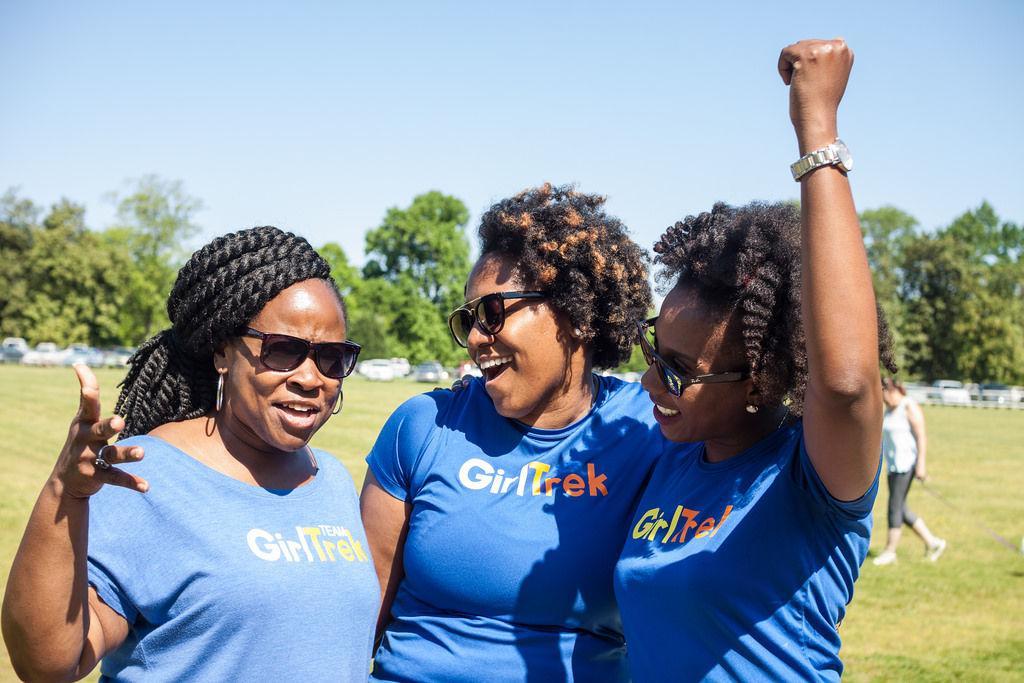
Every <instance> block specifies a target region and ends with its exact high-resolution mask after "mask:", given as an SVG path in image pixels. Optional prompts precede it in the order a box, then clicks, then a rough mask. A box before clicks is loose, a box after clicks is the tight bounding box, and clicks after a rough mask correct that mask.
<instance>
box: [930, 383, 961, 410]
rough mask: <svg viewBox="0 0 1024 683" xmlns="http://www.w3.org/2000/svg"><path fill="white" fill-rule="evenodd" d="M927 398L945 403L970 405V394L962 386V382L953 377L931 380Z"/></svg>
mask: <svg viewBox="0 0 1024 683" xmlns="http://www.w3.org/2000/svg"><path fill="white" fill-rule="evenodd" d="M928 398H930V399H932V400H934V401H939V402H941V403H943V404H947V405H970V404H971V394H970V392H968V391H967V389H965V388H964V384H963V382H959V381H957V380H955V379H937V380H935V381H934V382H932V388H931V389H930V390H929V391H928Z"/></svg>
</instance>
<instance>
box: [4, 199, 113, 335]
mask: <svg viewBox="0 0 1024 683" xmlns="http://www.w3.org/2000/svg"><path fill="white" fill-rule="evenodd" d="M84 218H85V209H84V207H82V206H81V205H78V204H74V203H73V202H70V201H68V200H67V199H62V200H61V201H59V202H57V203H56V204H54V205H53V207H52V208H51V209H50V211H49V213H48V214H47V215H46V217H45V218H44V219H43V224H42V226H40V227H38V228H36V229H35V230H33V237H32V244H31V246H30V247H29V249H28V250H27V251H26V252H25V253H24V254H23V261H22V262H23V264H24V270H23V272H22V274H21V279H20V281H21V283H22V284H23V285H24V296H23V297H21V298H20V299H19V301H18V302H17V305H16V306H15V307H13V308H14V310H12V311H10V315H9V316H8V317H5V320H9V322H10V324H11V326H12V328H13V331H14V332H15V333H17V334H18V335H19V336H24V337H26V338H28V339H30V340H32V341H36V342H38V341H54V342H57V343H58V344H62V345H66V344H70V343H73V342H82V343H88V344H92V345H96V346H113V345H117V344H121V343H122V339H123V337H122V317H123V316H122V306H123V303H124V300H125V298H126V296H127V294H128V287H127V286H128V282H129V274H130V272H131V270H132V268H133V264H132V262H131V260H130V258H129V255H128V254H127V252H126V251H124V250H123V249H111V248H109V247H108V245H106V244H105V243H104V241H103V240H102V239H101V238H100V237H99V236H98V235H97V234H96V233H93V232H91V231H89V230H88V229H87V228H86V226H85V220H84Z"/></svg>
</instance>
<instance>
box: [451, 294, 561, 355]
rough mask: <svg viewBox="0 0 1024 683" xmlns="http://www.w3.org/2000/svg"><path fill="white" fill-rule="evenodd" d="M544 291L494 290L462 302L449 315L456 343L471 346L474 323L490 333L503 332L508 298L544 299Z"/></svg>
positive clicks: (466, 346)
mask: <svg viewBox="0 0 1024 683" xmlns="http://www.w3.org/2000/svg"><path fill="white" fill-rule="evenodd" d="M546 296H547V294H545V293H544V292H494V293H493V294H485V295H484V296H480V297H477V298H476V299H473V300H472V301H467V302H466V303H464V304H462V305H461V306H459V307H458V308H456V309H455V310H454V311H452V314H451V315H449V316H448V329H449V330H451V333H452V337H454V338H455V343H456V344H458V345H459V346H461V347H462V348H468V347H469V333H470V332H471V331H472V330H473V325H476V324H479V325H480V329H482V330H483V331H484V332H486V333H487V334H488V335H491V336H493V335H495V334H498V333H499V332H501V328H502V327H504V325H505V300H506V299H543V298H544V297H546Z"/></svg>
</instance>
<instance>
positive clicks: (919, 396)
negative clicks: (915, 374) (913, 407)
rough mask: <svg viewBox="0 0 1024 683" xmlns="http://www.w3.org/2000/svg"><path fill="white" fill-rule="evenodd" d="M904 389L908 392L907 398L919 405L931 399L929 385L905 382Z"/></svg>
mask: <svg viewBox="0 0 1024 683" xmlns="http://www.w3.org/2000/svg"><path fill="white" fill-rule="evenodd" d="M903 388H904V389H906V390H907V396H909V397H910V398H912V399H914V400H915V401H917V402H918V403H924V402H925V401H928V400H929V399H930V398H931V396H930V393H931V387H929V386H928V385H927V384H922V383H920V382H904V383H903Z"/></svg>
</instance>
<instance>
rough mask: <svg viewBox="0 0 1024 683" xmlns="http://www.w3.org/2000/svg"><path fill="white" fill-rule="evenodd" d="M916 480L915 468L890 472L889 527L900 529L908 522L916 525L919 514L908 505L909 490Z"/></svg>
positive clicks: (910, 524) (909, 524)
mask: <svg viewBox="0 0 1024 683" xmlns="http://www.w3.org/2000/svg"><path fill="white" fill-rule="evenodd" d="M912 481H914V470H910V471H909V472H890V473H889V528H890V529H899V528H900V527H901V526H903V525H904V524H906V525H907V526H914V522H916V521H917V515H915V514H914V512H913V511H912V510H911V509H910V508H908V507H907V492H908V491H909V490H910V483H911V482H912Z"/></svg>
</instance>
